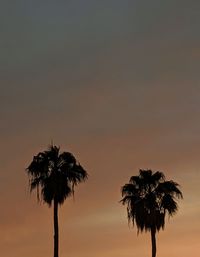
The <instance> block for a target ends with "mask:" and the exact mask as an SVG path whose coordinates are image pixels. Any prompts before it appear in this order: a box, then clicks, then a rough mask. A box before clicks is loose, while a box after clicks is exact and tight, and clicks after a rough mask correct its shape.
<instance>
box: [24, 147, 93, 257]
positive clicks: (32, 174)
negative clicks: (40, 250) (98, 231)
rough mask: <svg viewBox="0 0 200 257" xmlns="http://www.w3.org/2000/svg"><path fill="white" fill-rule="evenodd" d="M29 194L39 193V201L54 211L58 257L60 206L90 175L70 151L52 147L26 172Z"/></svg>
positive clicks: (37, 156)
mask: <svg viewBox="0 0 200 257" xmlns="http://www.w3.org/2000/svg"><path fill="white" fill-rule="evenodd" d="M26 171H27V173H28V175H29V180H30V191H31V192H32V190H34V189H36V190H37V199H38V201H40V199H42V200H43V202H45V203H47V204H48V205H49V207H51V205H52V203H53V209H54V257H58V247H59V243H58V237H59V232H58V206H59V205H62V204H63V203H64V201H65V199H66V198H67V197H69V196H71V195H73V194H74V186H76V185H77V184H79V183H80V182H82V181H85V180H86V179H87V177H88V175H87V172H86V171H85V170H84V169H83V167H82V166H81V165H80V164H79V163H78V162H77V160H76V159H75V157H74V156H73V155H72V154H71V153H69V152H62V153H60V148H59V147H57V146H54V145H51V146H50V147H49V149H48V150H46V151H44V152H40V153H38V154H37V155H36V156H34V157H33V160H32V162H31V163H30V165H29V166H28V168H27V169H26Z"/></svg>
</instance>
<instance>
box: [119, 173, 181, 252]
mask: <svg viewBox="0 0 200 257" xmlns="http://www.w3.org/2000/svg"><path fill="white" fill-rule="evenodd" d="M178 187H179V185H178V184H177V183H176V182H174V181H172V180H170V181H166V180H165V176H164V174H163V173H162V172H159V171H157V172H155V173H153V172H152V170H139V176H132V177H131V178H130V180H129V183H128V184H125V185H124V186H123V187H122V189H121V193H122V200H121V202H122V204H124V205H127V214H128V221H129V222H132V223H133V225H134V224H136V226H137V229H138V233H139V232H143V231H145V232H147V231H150V232H151V243H152V257H155V256H156V232H159V230H160V229H161V228H162V229H164V226H165V217H166V214H167V213H168V215H169V216H173V215H174V214H175V213H176V212H177V210H178V205H177V202H176V198H178V199H179V198H183V195H182V192H181V191H180V190H179V188H178Z"/></svg>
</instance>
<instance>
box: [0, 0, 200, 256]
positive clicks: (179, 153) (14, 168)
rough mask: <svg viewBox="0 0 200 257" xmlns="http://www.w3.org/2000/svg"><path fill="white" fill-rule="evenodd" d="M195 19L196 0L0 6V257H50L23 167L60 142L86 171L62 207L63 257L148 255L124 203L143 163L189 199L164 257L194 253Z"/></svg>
mask: <svg viewBox="0 0 200 257" xmlns="http://www.w3.org/2000/svg"><path fill="white" fill-rule="evenodd" d="M199 24H200V2H199V0H190V1H189V0H188V1H186V0H173V1H172V0H168V1H164V0H163V1H161V0H151V1H149V0H143V1H141V0H123V1H121V0H101V1H94V0H84V1H83V0H77V1H71V0H65V1H64V0H59V1H53V0H48V1H45V0H34V1H32V0H28V1H27V0H26V1H25V0H19V1H14V0H10V1H7V0H1V3H0V31H1V40H0V46H1V47H0V56H1V58H0V87H1V88H0V89H1V91H0V103H1V108H0V118H1V123H0V135H1V149H0V156H1V157H0V160H1V161H0V165H1V166H0V167H1V169H0V202H1V211H0V230H1V233H0V249H1V250H0V251H1V256H3V257H25V256H29V257H35V256H37V257H47V256H52V252H53V217H52V214H53V213H52V209H49V208H48V207H47V206H46V205H38V204H37V202H36V197H35V195H32V196H30V195H29V189H28V178H27V176H26V174H25V171H24V170H25V168H26V167H27V165H28V164H29V163H30V161H31V159H32V156H33V155H34V154H36V153H38V152H39V151H42V150H45V149H46V147H47V146H48V145H49V144H50V142H51V140H53V141H54V143H55V144H57V145H60V146H61V149H63V150H67V151H71V152H73V153H74V155H75V156H76V157H77V159H78V160H79V161H80V162H81V164H82V165H83V166H84V167H85V168H86V169H87V170H88V172H89V174H90V177H89V180H88V181H87V183H85V184H82V185H80V186H79V187H78V188H77V190H76V194H75V201H73V199H68V200H67V201H66V202H65V204H64V205H63V206H62V207H61V208H60V210H59V221H60V256H61V257H102V256H103V257H144V256H150V254H151V248H150V247H151V245H150V235H149V234H143V235H139V236H137V231H136V229H132V228H129V227H128V225H127V219H126V209H125V207H123V206H121V205H120V204H119V200H120V197H121V195H120V187H121V186H122V185H123V184H124V183H126V182H127V181H128V179H129V177H130V176H131V175H133V174H137V173H138V169H139V168H144V169H145V168H151V169H153V170H161V171H163V172H164V173H165V175H166V177H167V179H173V180H175V181H177V182H179V183H180V185H181V189H182V191H183V193H184V200H183V201H182V202H180V210H179V212H178V214H177V215H176V216H175V217H174V218H173V219H170V220H168V219H167V220H166V229H165V231H164V232H163V231H161V232H160V233H159V235H158V256H162V257H169V256H170V257H180V256H181V257H188V256H192V257H199V255H200V246H199V238H200V200H199V196H200V187H199V183H200V75H199V74H200V32H199Z"/></svg>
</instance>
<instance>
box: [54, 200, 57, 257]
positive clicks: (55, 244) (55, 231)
mask: <svg viewBox="0 0 200 257" xmlns="http://www.w3.org/2000/svg"><path fill="white" fill-rule="evenodd" d="M53 218H54V257H58V202H57V201H56V200H55V199H54V216H53Z"/></svg>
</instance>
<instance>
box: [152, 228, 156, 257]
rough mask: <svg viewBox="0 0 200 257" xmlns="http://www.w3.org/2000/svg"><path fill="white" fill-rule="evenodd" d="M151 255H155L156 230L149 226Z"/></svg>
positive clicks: (154, 256) (153, 256)
mask: <svg viewBox="0 0 200 257" xmlns="http://www.w3.org/2000/svg"><path fill="white" fill-rule="evenodd" d="M151 245H152V257H156V230H155V228H151Z"/></svg>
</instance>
